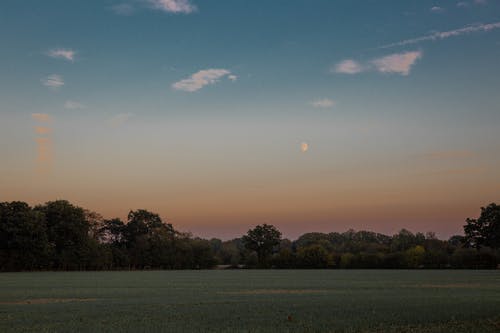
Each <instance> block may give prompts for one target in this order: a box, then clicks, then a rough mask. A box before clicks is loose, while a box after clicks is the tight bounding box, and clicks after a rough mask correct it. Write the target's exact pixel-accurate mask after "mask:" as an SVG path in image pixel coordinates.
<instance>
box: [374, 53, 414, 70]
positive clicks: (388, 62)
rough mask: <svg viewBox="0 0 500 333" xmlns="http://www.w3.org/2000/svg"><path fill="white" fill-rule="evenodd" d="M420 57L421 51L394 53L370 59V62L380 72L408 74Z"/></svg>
mask: <svg viewBox="0 0 500 333" xmlns="http://www.w3.org/2000/svg"><path fill="white" fill-rule="evenodd" d="M421 57H422V52H421V51H411V52H404V53H395V54H391V55H388V56H385V57H382V58H378V59H375V60H372V61H371V63H372V64H373V65H374V66H375V68H376V70H377V71H379V72H381V73H396V74H401V75H408V74H410V70H411V67H412V66H413V65H414V64H415V62H416V61H417V59H420V58H421Z"/></svg>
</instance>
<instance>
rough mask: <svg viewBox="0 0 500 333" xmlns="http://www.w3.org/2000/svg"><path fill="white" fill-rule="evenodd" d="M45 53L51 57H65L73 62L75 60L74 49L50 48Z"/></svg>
mask: <svg viewBox="0 0 500 333" xmlns="http://www.w3.org/2000/svg"><path fill="white" fill-rule="evenodd" d="M47 54H48V56H49V57H52V58H56V59H65V60H68V61H71V62H73V61H75V56H76V51H74V50H71V49H52V50H50V51H49V52H48V53H47Z"/></svg>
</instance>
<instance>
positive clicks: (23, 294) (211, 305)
mask: <svg viewBox="0 0 500 333" xmlns="http://www.w3.org/2000/svg"><path fill="white" fill-rule="evenodd" d="M499 314H500V272H499V271H422V270H415V271H392V270H387V271H382V270H266V271H260V270H241V271H142V272H47V273H4V274H0V332H151V331H166V332H179V331H180V332H183V331H187V332H273V333H276V332H478V333H479V332H481V333H485V332H498V331H500V315H499ZM288 316H291V320H289V319H288Z"/></svg>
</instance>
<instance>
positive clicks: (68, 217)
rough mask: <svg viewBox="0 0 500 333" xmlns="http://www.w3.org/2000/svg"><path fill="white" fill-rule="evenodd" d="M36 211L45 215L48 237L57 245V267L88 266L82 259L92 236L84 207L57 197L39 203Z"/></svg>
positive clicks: (53, 244) (54, 245)
mask: <svg viewBox="0 0 500 333" xmlns="http://www.w3.org/2000/svg"><path fill="white" fill-rule="evenodd" d="M35 211H37V212H41V213H43V214H44V215H45V221H46V225H47V237H48V241H49V244H50V246H51V247H52V248H53V249H54V257H53V259H54V268H57V269H64V270H72V269H85V268H86V267H84V266H82V263H83V262H85V260H84V259H85V258H84V256H85V254H86V253H88V242H89V240H90V237H89V225H88V223H87V220H86V217H85V212H84V210H83V209H82V208H80V207H77V206H73V205H72V204H70V203H69V202H68V201H66V200H57V201H51V202H47V203H46V204H45V205H43V206H37V207H35Z"/></svg>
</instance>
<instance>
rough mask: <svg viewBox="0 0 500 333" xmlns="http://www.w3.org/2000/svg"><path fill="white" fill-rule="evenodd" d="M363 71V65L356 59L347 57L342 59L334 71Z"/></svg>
mask: <svg viewBox="0 0 500 333" xmlns="http://www.w3.org/2000/svg"><path fill="white" fill-rule="evenodd" d="M362 71H363V67H362V66H361V65H360V64H359V63H358V62H357V61H355V60H352V59H346V60H342V61H341V62H339V63H338V64H336V65H335V68H333V69H332V72H335V73H343V74H357V73H360V72H362Z"/></svg>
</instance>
